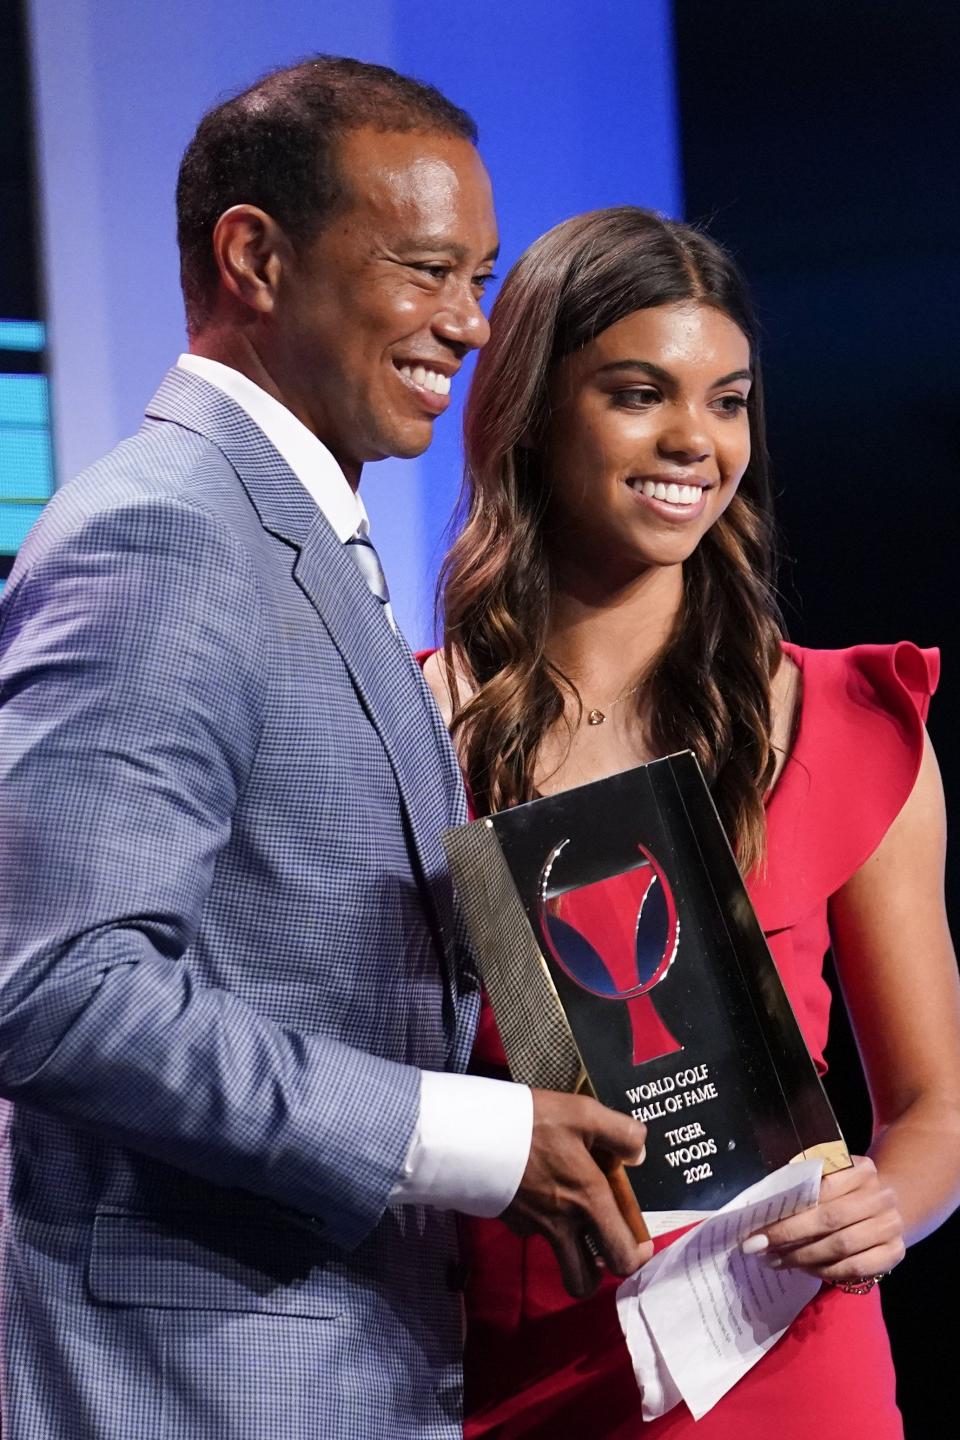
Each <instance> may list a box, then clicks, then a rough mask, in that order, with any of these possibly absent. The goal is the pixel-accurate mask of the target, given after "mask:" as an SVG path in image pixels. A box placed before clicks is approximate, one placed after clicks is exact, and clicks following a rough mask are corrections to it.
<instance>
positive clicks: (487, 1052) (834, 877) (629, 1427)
mask: <svg viewBox="0 0 960 1440" xmlns="http://www.w3.org/2000/svg"><path fill="white" fill-rule="evenodd" d="M785 649H786V651H787V653H788V654H789V655H790V656H791V658H792V659H793V660H794V662H795V663H796V664H797V665H798V666H799V668H800V670H801V671H802V679H803V685H802V698H801V702H800V715H799V723H798V727H797V730H796V736H795V741H794V746H793V750H792V753H791V755H790V757H789V759H788V761H787V763H786V765H785V766H784V769H783V772H782V774H781V776H780V779H779V780H778V782H777V785H776V787H775V789H774V791H773V794H772V795H771V797H770V798H769V801H768V805H767V822H768V842H767V843H768V851H767V867H766V873H765V875H764V876H763V877H762V878H759V877H757V876H756V875H754V876H752V877H751V878H750V880H749V882H748V888H749V890H750V894H751V898H752V900H753V903H754V906H755V908H756V910H757V914H758V916H759V919H760V923H761V925H762V926H763V929H764V931H765V933H766V936H767V940H768V943H769V945H770V948H771V950H772V952H773V956H774V959H775V960H776V963H777V967H778V969H779V971H780V975H781V978H782V979H783V983H784V985H785V987H786V990H787V993H788V995H789V997H790V1000H791V1002H792V1004H793V1008H794V1010H795V1012H796V1015H797V1019H798V1020H799V1022H800V1026H801V1028H802V1030H803V1033H804V1036H805V1038H806V1041H807V1045H808V1047H809V1049H810V1052H811V1054H812V1055H813V1057H814V1059H815V1061H816V1062H817V1065H818V1067H819V1069H820V1070H821V1072H822V1071H823V1070H824V1069H825V1065H824V1062H823V1050H824V1046H825V1044H826V1039H827V1024H828V1018H829V1007H830V992H829V989H828V987H827V983H826V981H825V980H824V978H823V957H824V954H825V952H826V950H827V948H828V946H829V931H828V927H827V902H828V900H829V898H830V896H831V895H832V894H833V893H834V892H835V891H836V890H837V889H839V887H840V886H841V885H843V883H844V881H845V880H847V879H848V878H849V877H850V876H851V875H852V874H853V873H854V871H855V870H857V869H858V868H859V866H860V865H861V864H862V863H863V861H864V860H866V859H867V857H868V856H869V855H870V854H872V852H873V851H874V850H875V849H876V847H877V845H878V844H879V842H880V840H881V839H882V838H883V836H884V834H885V833H886V831H887V829H888V828H889V826H890V824H891V822H892V821H893V820H894V818H895V817H896V815H897V814H898V812H899V811H900V809H901V807H902V805H903V804H904V801H905V800H906V799H907V796H908V795H909V793H910V791H911V789H912V787H913V783H914V780H915V779H916V775H917V770H918V767H919V764H920V756H921V751H922V745H923V726H922V721H923V719H924V718H925V716H926V711H927V705H928V702H929V698H930V696H931V694H932V693H933V691H934V689H935V687H936V682H937V676H938V670H939V662H938V656H937V653H936V652H935V651H929V650H928V651H921V650H918V649H917V648H916V647H915V646H913V645H910V644H901V645H896V646H874V645H865V646H858V647H856V648H855V649H851V650H839V651H829V650H803V649H800V648H798V647H796V646H793V645H787V646H785ZM848 963H849V962H848ZM473 1068H474V1069H475V1070H477V1071H479V1072H481V1073H486V1074H501V1075H502V1074H505V1060H504V1055H503V1050H502V1047H501V1045H500V1039H499V1036H498V1034H497V1031H496V1027H495V1025H494V1022H493V1017H492V1014H491V1012H490V1009H489V1007H488V1006H487V1005H486V1004H485V1005H484V1009H483V1012H482V1015H481V1021H480V1029H479V1032H478V1035H477V1041H476V1046H475V1049H474V1059H473ZM670 1238H671V1237H669V1236H666V1237H662V1239H661V1240H660V1241H659V1242H658V1247H659V1245H662V1244H665V1243H669V1241H670ZM464 1239H465V1245H466V1250H467V1256H466V1258H467V1263H468V1274H469V1279H468V1284H467V1293H466V1304H467V1348H466V1412H467V1417H466V1423H465V1429H464V1433H465V1436H466V1437H467V1440H479V1437H481V1436H483V1437H490V1440H493V1437H496V1440H512V1437H515V1436H517V1437H519V1436H523V1437H525V1440H538V1437H542V1440H560V1437H562V1440H567V1437H580V1436H584V1437H590V1440H595V1437H596V1440H600V1437H602V1440H627V1437H638V1436H639V1437H643V1440H681V1437H683V1440H688V1437H689V1440H771V1437H773V1440H810V1437H814V1436H815V1437H817V1440H902V1437H903V1425H902V1421H901V1418H900V1412H899V1410H898V1409H897V1406H896V1400H895V1396H894V1374H893V1367H892V1363H891V1358H890V1347H889V1343H888V1340H887V1334H886V1330H885V1327H884V1323H883V1317H882V1314H881V1310H880V1295H879V1291H878V1290H876V1289H875V1290H873V1291H872V1292H871V1293H870V1294H869V1295H867V1296H855V1295H846V1294H844V1293H843V1292H842V1291H840V1290H837V1289H835V1288H832V1287H830V1286H824V1287H823V1288H822V1290H821V1291H820V1292H819V1294H818V1295H817V1296H816V1297H815V1298H814V1300H813V1301H811V1303H810V1304H809V1305H808V1306H807V1307H806V1308H805V1309H804V1310H803V1311H802V1312H801V1314H800V1315H799V1316H798V1318H797V1320H796V1321H795V1322H794V1324H793V1325H792V1326H791V1327H790V1329H789V1330H788V1331H787V1334H786V1335H785V1336H784V1337H783V1339H782V1340H781V1341H780V1342H779V1343H778V1344H777V1345H776V1346H775V1347H774V1348H773V1350H771V1351H770V1352H769V1354H767V1355H766V1356H765V1357H764V1358H763V1359H762V1360H761V1361H760V1362H759V1363H758V1364H757V1365H755V1366H754V1368H753V1369H752V1370H750V1371H749V1372H748V1373H747V1375H746V1376H744V1378H743V1379H742V1380H741V1381H740V1382H739V1383H738V1384H737V1385H735V1386H734V1388H733V1389H732V1390H731V1391H729V1392H728V1393H727V1395H725V1396H724V1398H723V1399H722V1400H721V1401H720V1402H719V1403H718V1404H717V1405H716V1406H715V1407H714V1409H713V1410H711V1411H710V1412H709V1414H707V1415H706V1416H704V1418H703V1419H702V1420H700V1421H699V1422H696V1423H695V1422H694V1420H693V1418H692V1416H691V1415H690V1412H689V1411H688V1410H687V1408H686V1406H685V1405H683V1404H682V1403H681V1404H680V1405H678V1406H677V1407H676V1408H675V1409H674V1410H672V1411H670V1412H669V1413H668V1414H667V1415H665V1416H662V1417H661V1418H660V1419H659V1420H655V1421H652V1422H651V1423H649V1424H645V1423H644V1422H643V1420H642V1419H641V1415H640V1396H639V1391H638V1389H637V1384H636V1381H635V1379H634V1376H633V1371H632V1369H631V1365H630V1361H629V1356H628V1353H627V1349H626V1346H625V1344H624V1340H623V1336H622V1333H621V1330H620V1326H619V1323H618V1321H617V1315H616V1307H615V1304H614V1295H615V1291H616V1287H617V1284H618V1283H619V1282H618V1281H617V1280H616V1278H615V1277H611V1276H607V1277H605V1279H604V1281H603V1283H602V1284H601V1286H600V1288H599V1290H598V1291H597V1293H596V1294H595V1295H593V1296H592V1297H591V1298H590V1299H589V1300H586V1301H576V1300H572V1299H571V1298H570V1296H569V1295H567V1293H566V1291H565V1290H564V1289H563V1286H562V1284H561V1281H560V1276H559V1270H558V1268H557V1265H556V1262H555V1260H554V1258H553V1254H552V1252H551V1250H550V1248H549V1246H548V1245H547V1243H546V1242H545V1241H543V1240H541V1239H540V1238H539V1237H534V1238H532V1239H528V1240H521V1239H520V1238H518V1237H517V1236H516V1235H514V1234H513V1233H512V1232H511V1231H510V1230H508V1229H507V1227H506V1226H505V1225H504V1224H502V1223H501V1222H500V1221H499V1220H467V1221H466V1222H465V1224H464Z"/></svg>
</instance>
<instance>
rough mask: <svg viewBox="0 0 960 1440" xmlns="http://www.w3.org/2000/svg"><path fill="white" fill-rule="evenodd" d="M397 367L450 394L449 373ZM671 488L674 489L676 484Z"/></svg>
mask: <svg viewBox="0 0 960 1440" xmlns="http://www.w3.org/2000/svg"><path fill="white" fill-rule="evenodd" d="M398 368H399V370H400V374H401V375H402V376H403V378H404V380H409V381H410V383H411V384H412V385H419V386H420V389H421V390H432V391H433V393H434V395H449V394H450V376H449V375H441V374H440V372H439V370H425V369H424V367H423V366H422V365H415V366H413V367H411V366H410V365H400V366H399V367H398ZM673 488H674V489H676V486H674V487H673Z"/></svg>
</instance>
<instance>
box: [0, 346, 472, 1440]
mask: <svg viewBox="0 0 960 1440" xmlns="http://www.w3.org/2000/svg"><path fill="white" fill-rule="evenodd" d="M464 818H465V808H464V797H463V790H462V785H461V781H460V776H459V773H458V769H457V765H456V761H455V758H454V755H453V752H452V750H451V748H450V744H449V741H448V738H447V735H446V733H445V731H444V728H443V725H442V722H441V720H440V717H439V715H438V713H437V711H436V708H435V706H434V705H433V702H432V700H431V698H430V696H429V693H428V691H427V690H426V688H425V686H424V684H423V680H422V677H421V675H420V672H419V669H418V668H417V666H416V665H415V664H414V663H413V661H412V660H411V657H410V654H409V651H408V650H407V649H406V647H405V645H404V644H403V642H402V641H401V640H399V639H398V638H397V637H396V636H395V635H394V634H393V633H392V632H391V630H390V628H389V626H388V625H387V624H386V623H385V620H384V616H383V614H382V612H381V609H380V606H379V603H378V602H377V601H376V600H375V599H374V598H373V596H372V595H371V594H370V593H369V591H368V590H367V588H366V586H365V585H364V582H363V580H362V579H361V577H360V575H359V573H358V571H357V569H356V567H355V565H354V564H353V561H352V559H351V558H350V556H349V555H348V554H345V553H344V547H343V546H342V545H341V544H340V542H339V541H338V540H337V539H336V537H335V536H334V534H333V532H332V531H331V529H330V528H329V526H328V525H327V522H326V520H325V519H324V517H323V516H322V515H321V514H320V512H319V511H318V510H317V508H316V506H315V505H314V503H313V502H312V501H311V500H310V498H309V497H308V495H307V494H306V492H305V491H304V489H303V488H302V486H301V485H300V484H299V482H298V481H297V480H296V478H295V477H294V475H293V474H292V473H291V472H290V470H289V469H288V468H287V466H286V465H285V463H284V462H283V461H282V460H281V458H280V456H279V455H278V454H277V452H276V451H275V450H274V449H273V447H272V446H271V445H270V444H269V442H268V441H267V440H266V438H265V437H264V436H263V434H262V433H261V432H260V430H259V429H258V428H257V426H256V425H254V424H253V422H252V421H251V420H250V419H249V418H248V417H247V416H246V414H245V413H244V412H243V411H242V410H241V409H240V408H239V407H237V406H236V405H234V404H233V402H232V401H231V400H229V399H227V398H226V397H225V396H223V395H222V394H221V393H220V392H219V391H218V390H216V389H214V388H213V387H211V386H209V385H207V384H206V383H205V382H204V381H203V380H202V379H200V378H198V377H196V376H193V375H190V374H186V373H184V372H183V371H179V370H174V371H171V372H170V373H169V374H168V376H167V377H166V379H165V380H164V382H163V385H162V387H161V389H160V390H159V392H158V394H157V395H156V397H155V398H154V400H153V402H152V403H151V405H150V407H149V410H148V412H147V419H146V422H145V424H144V426H143V428H142V429H141V430H140V432H139V433H138V434H137V435H136V436H134V437H133V438H132V439H130V440H127V441H125V442H124V443H123V444H121V445H120V446H118V447H117V449H116V450H114V451H113V452H112V453H111V454H110V455H109V456H107V457H106V458H105V459H104V460H103V461H101V462H100V463H99V464H97V465H95V466H93V467H92V469H90V470H89V471H87V472H86V473H85V474H84V475H82V476H80V477H79V478H78V479H77V480H75V481H73V482H72V483H71V484H70V485H68V486H66V487H65V488H64V489H63V490H61V491H60V492H59V493H58V494H57V496H56V497H55V498H54V500H53V501H52V502H51V503H50V505H49V506H48V508H47V510H46V511H45V512H44V515H43V516H42V518H41V520H40V522H39V523H38V525H37V526H36V528H35V529H34V531H33V532H32V533H31V535H30V536H29V538H28V540H27V542H26V544H25V546H24V548H23V550H22V551H21V554H20V556H19V557H18V559H17V562H16V565H15V567H14V570H13V573H12V575H11V577H10V579H9V581H8V584H7V587H6V590H5V592H4V594H3V598H2V601H0V1093H2V1094H3V1095H4V1096H6V1097H7V1098H8V1099H9V1100H12V1101H13V1110H12V1120H11V1128H10V1139H9V1183H8V1202H7V1204H6V1207H5V1211H6V1213H5V1216H4V1237H3V1238H4V1249H5V1259H4V1282H3V1283H4V1295H3V1312H4V1313H3V1349H4V1377H3V1384H4V1414H3V1435H4V1440H40V1437H42V1440H188V1437H189V1440H199V1437H209V1440H321V1437H324V1440H325V1437H330V1440H333V1437H336V1440H344V1437H359V1440H376V1437H389V1440H398V1437H405V1436H411V1437H414V1436H415V1437H428V1436H429V1437H448V1436H454V1435H459V1433H460V1345H461V1319H460V1297H459V1294H458V1293H457V1271H458V1267H457V1251H456V1237H455V1228H454V1223H453V1218H452V1217H451V1216H449V1215H444V1214H441V1213H439V1212H435V1211H425V1210H422V1209H419V1208H414V1207H409V1208H406V1209H403V1208H400V1207H390V1206H388V1197H389V1195H390V1192H391V1188H392V1186H393V1185H394V1183H395V1182H396V1180H397V1178H398V1176H399V1175H400V1173H401V1171H402V1167H403V1162H404V1159H405V1156H406V1151H407V1147H408V1143H409V1141H410V1138H411V1135H412V1133H413V1128H414V1125H415V1122H416V1116H417V1112H418V1099H419V1075H418V1068H417V1067H420V1068H426V1069H435V1070H444V1069H448V1070H460V1069H463V1068H464V1066H465V1063H466V1059H467V1055H468V1053H469V1049H470V1045H471V1043H472V1038H473V1033H474V1028H475V1024H476V1010H477V1000H478V993H477V985H476V978H475V975H474V973H473V971H472V969H471V966H470V961H469V956H468V952H467V948H466V945H465V943H464V941H463V937H462V932H461V930H460V928H459V922H458V920H457V918H456V916H455V913H454V910H453V903H452V897H451V893H450V888H449V882H448V876H447V872H446V868H445V865H444V861H443V855H442V850H441V845H440V835H441V832H442V830H443V829H444V827H445V826H447V825H450V824H455V823H459V822H460V821H462V820H463V819H464Z"/></svg>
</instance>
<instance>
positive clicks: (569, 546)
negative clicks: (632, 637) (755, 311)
mask: <svg viewBox="0 0 960 1440" xmlns="http://www.w3.org/2000/svg"><path fill="white" fill-rule="evenodd" d="M750 378H751V375H750V346H749V344H748V342H747V338H746V336H745V335H744V334H743V332H742V330H740V329H739V328H738V326H737V325H735V324H734V322H733V321H732V320H731V319H729V317H728V316H726V315H724V314H723V313H722V312H721V311H719V310H715V309H713V308H711V307H710V306H708V305H701V304H698V303H697V302H696V301H685V302H682V303H679V304H673V305H661V306H658V307H656V308H655V309H651V310H637V311H635V312H634V313H633V314H632V315H627V316H626V317H625V318H624V319H623V320H619V321H618V322H617V323H616V325H611V326H610V328H609V329H608V330H604V331H603V333H602V334H601V335H598V336H597V338H596V339H595V340H592V341H591V342H590V344H589V345H586V346H584V348H583V349H582V350H578V351H576V352H575V353H574V354H572V355H569V356H567V357H566V358H565V359H564V360H562V361H561V362H560V363H559V364H558V365H557V367H556V369H555V371H554V373H553V375H552V377H551V383H550V420H549V425H548V429H547V432H546V434H545V436H544V440H545V457H544V458H545V462H546V478H547V480H548V482H549V485H550V507H549V512H548V533H549V537H550V545H551V550H552V552H553V553H554V557H555V559H557V560H559V561H560V562H561V564H562V565H564V564H566V565H572V566H573V567H574V568H576V569H578V570H580V571H583V570H584V569H588V570H591V571H593V570H595V567H598V566H599V567H602V573H603V574H604V575H605V576H607V577H609V579H610V580H611V581H612V582H614V583H617V582H619V581H621V580H629V578H630V577H631V575H632V574H635V573H637V571H638V570H641V569H644V568H646V567H648V566H651V565H654V566H666V565H677V564H680V563H682V562H683V561H684V560H686V559H687V558H688V556H690V555H691V554H692V552H693V551H694V550H695V549H696V547H697V545H698V544H699V542H700V540H701V538H702V536H703V535H704V533H705V532H706V531H707V530H708V529H709V528H710V526H711V525H713V524H714V523H715V521H716V520H717V519H718V518H719V517H720V516H721V515H722V514H723V512H724V510H725V509H726V507H727V506H728V505H729V504H730V501H731V500H732V499H733V496H734V495H735V494H736V490H737V486H738V485H739V483H740V478H741V476H742V475H743V472H744V470H745V469H746V467H747V462H748V461H749V459H750V427H749V422H748V418H747V395H748V394H749V392H750Z"/></svg>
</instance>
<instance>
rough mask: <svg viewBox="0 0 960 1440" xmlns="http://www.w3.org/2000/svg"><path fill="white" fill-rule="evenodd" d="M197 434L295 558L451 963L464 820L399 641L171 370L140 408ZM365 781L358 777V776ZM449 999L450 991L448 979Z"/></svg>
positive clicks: (265, 460)
mask: <svg viewBox="0 0 960 1440" xmlns="http://www.w3.org/2000/svg"><path fill="white" fill-rule="evenodd" d="M147 415H148V416H149V417H151V418H154V419H160V420H171V421H174V422H175V423H177V424H180V425H183V426H185V427H186V428H188V429H191V430H194V431H197V432H198V433H199V434H202V435H203V436H205V438H206V439H208V440H210V441H211V443H212V444H214V445H216V446H217V448H218V449H219V450H221V451H222V453H223V454H224V456H225V457H226V459H227V460H228V461H229V462H230V464H231V465H232V466H233V468H234V470H235V471H236V472H237V475H238V476H239V478H240V481H241V483H242V485H243V487H244V489H245V490H246V492H247V494H248V496H249V497H250V500H251V502H252V504H253V506H254V508H255V510H256V512H257V514H258V516H259V518H260V523H261V524H262V525H263V526H264V528H265V529H266V530H268V531H269V532H270V533H271V534H273V535H276V536H277V537H279V538H280V539H281V540H284V541H286V543H287V544H289V545H291V546H292V547H293V548H294V549H295V550H296V551H297V552H298V553H297V558H296V560H295V563H294V570H293V575H294V579H295V581H296V583H297V584H298V585H299V586H300V588H301V590H302V591H303V593H304V594H305V595H306V596H307V598H308V599H309V601H310V602H311V604H312V605H313V607H314V609H315V610H316V612H317V614H318V616H319V618H320V620H321V621H322V623H323V624H324V626H325V627H326V629H327V631H328V633H329V635H330V638H331V640H332V641H333V643H334V645H335V646H336V648H337V650H338V651H339V653H340V655H341V657H342V659H343V663H344V665H345V666H346V668H347V671H348V672H349V674H350V678H351V680H352V682H353V685H354V687H355V689H356V691H357V694H358V696H359V698H360V703H361V705H362V706H363V709H364V711H365V712H366V714H367V716H368V717H369V719H370V722H371V724H372V725H373V726H374V728H375V730H376V731H377V734H378V736H379V738H380V741H381V743H382V745H383V748H384V750H385V751H386V754H387V758H388V759H389V762H390V765H391V768H392V769H393V773H394V776H395V778H396V782H397V788H398V791H399V794H400V800H401V803H402V805H403V808H404V813H405V816H406V819H407V823H408V828H409V834H410V837H411V840H412V845H413V851H414V855H413V859H414V862H415V866H416V869H417V871H418V873H419V879H420V882H421V889H422V892H423V895H424V899H425V902H426V904H427V907H428V912H429V914H430V916H431V919H432V921H433V928H434V931H435V934H436V936H437V939H438V942H439V948H440V950H441V953H442V955H443V956H444V959H445V962H446V964H447V966H448V971H449V969H450V967H451V966H452V964H453V948H452V947H453V930H454V923H453V903H452V896H451V891H450V881H449V876H448V872H447V867H446V863H445V860H444V857H443V849H442V845H441V842H440V836H441V834H442V832H443V830H444V829H445V828H446V827H447V826H449V825H454V824H459V823H462V821H463V819H465V818H466V812H465V802H464V799H463V786H462V781H461V778H460V772H459V767H458V766H457V765H456V760H455V757H454V756H453V751H452V747H451V745H450V741H449V737H448V736H447V734H446V731H445V729H444V727H443V723H442V720H441V719H440V716H439V713H438V712H437V710H436V706H435V705H434V703H433V699H432V697H431V696H430V695H429V692H428V690H427V687H426V683H425V681H424V679H423V676H422V674H421V672H420V668H419V666H418V665H417V663H416V661H415V660H414V659H413V657H412V656H411V654H410V650H409V648H408V647H407V645H406V642H405V641H404V640H403V639H402V638H401V637H399V636H397V635H395V634H394V633H393V631H392V630H391V629H390V626H389V625H388V623H387V621H386V618H385V616H384V614H383V610H382V608H381V606H380V603H379V601H377V600H376V599H375V598H374V597H373V595H372V594H371V593H370V590H369V589H368V587H367V585H366V583H365V581H364V580H363V578H362V576H361V574H360V571H359V569H358V568H357V566H356V564H355V563H354V561H353V560H352V558H351V557H350V556H349V555H348V554H347V553H346V552H345V548H344V546H343V545H342V544H341V543H340V541H339V540H338V538H337V536H336V535H335V534H334V533H333V531H332V529H331V528H330V526H329V524H328V523H327V521H326V518H325V517H324V516H323V514H322V513H321V512H320V511H319V510H318V509H317V506H316V505H315V503H314V501H313V500H312V499H311V498H310V496H309V495H308V494H307V491H306V490H305V489H304V487H303V486H302V485H301V483H300V481H299V480H298V479H297V477H296V476H295V475H294V474H293V472H292V471H291V470H290V468H289V466H288V465H287V464H286V462H285V461H284V460H283V458H282V457H281V456H280V455H279V453H278V452H277V451H276V450H275V449H274V447H273V446H272V445H271V444H270V442H269V440H268V439H267V437H266V436H265V435H264V434H263V432H262V431H261V430H260V428H259V427H258V426H257V425H255V424H254V422H253V421H252V420H251V419H250V417H249V416H248V415H247V414H246V412H245V411H244V410H243V409H242V408H241V407H240V406H239V405H237V404H235V403H234V401H233V400H231V399H230V398H229V397H227V396H226V395H224V394H223V393H222V392H221V391H219V390H217V389H216V387H215V386H213V385H209V384H207V383H206V381H204V380H202V379H201V378H200V377H199V376H195V375H192V374H190V373H188V372H187V371H183V370H177V369H174V370H171V371H170V372H169V373H168V374H167V376H166V378H165V380H164V381H163V384H162V385H161V387H160V389H159V390H158V392H157V394H156V395H155V396H154V398H153V400H152V401H151V403H150V406H149V407H148V409H147ZM357 783H358V784H362V783H363V776H362V775H360V776H357ZM448 981H449V982H450V985H451V989H452V991H453V993H454V994H455V993H456V989H457V987H456V985H455V983H454V977H453V974H452V973H448Z"/></svg>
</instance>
